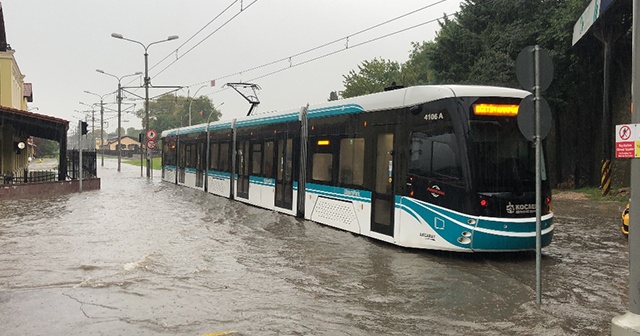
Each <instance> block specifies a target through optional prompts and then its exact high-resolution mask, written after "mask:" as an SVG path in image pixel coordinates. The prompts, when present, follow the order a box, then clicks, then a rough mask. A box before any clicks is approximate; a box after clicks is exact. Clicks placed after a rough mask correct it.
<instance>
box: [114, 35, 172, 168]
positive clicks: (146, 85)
mask: <svg viewBox="0 0 640 336" xmlns="http://www.w3.org/2000/svg"><path fill="white" fill-rule="evenodd" d="M111 37H114V38H117V39H121V40H125V41H129V42H133V43H137V44H139V45H141V46H142V48H144V95H145V96H144V97H145V98H144V115H145V132H144V134H145V136H146V135H147V133H148V132H149V84H150V83H151V78H149V52H148V50H149V47H150V46H152V45H154V44H158V43H162V42H167V41H171V40H176V39H178V36H177V35H171V36H169V37H167V38H166V39H164V40H160V41H155V42H151V43H149V44H147V45H144V44H143V43H142V42H140V41H136V40H132V39H128V38H126V37H124V36H122V34H118V33H113V34H111ZM145 151H146V152H147V177H151V158H150V157H149V149H148V148H146V146H145Z"/></svg>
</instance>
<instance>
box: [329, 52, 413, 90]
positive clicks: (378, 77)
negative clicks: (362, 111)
mask: <svg viewBox="0 0 640 336" xmlns="http://www.w3.org/2000/svg"><path fill="white" fill-rule="evenodd" d="M342 77H343V78H344V80H343V83H344V86H345V89H344V91H342V92H340V94H341V95H342V97H344V98H349V97H356V96H361V95H365V94H369V93H375V92H380V91H383V90H384V88H385V87H388V86H390V85H391V84H392V83H393V82H400V79H401V75H400V64H398V62H393V61H389V60H386V61H385V60H378V59H377V58H374V59H373V60H372V61H364V62H362V64H361V65H358V71H355V70H351V71H349V74H348V75H343V76H342Z"/></svg>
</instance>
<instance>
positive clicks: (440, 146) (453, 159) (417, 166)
mask: <svg viewBox="0 0 640 336" xmlns="http://www.w3.org/2000/svg"><path fill="white" fill-rule="evenodd" d="M437 133H440V134H437V135H429V134H427V133H423V132H414V133H413V134H412V135H411V160H410V162H409V172H410V173H411V174H415V175H419V176H424V177H430V178H435V179H437V180H441V181H443V182H448V183H453V184H461V183H462V181H461V179H462V168H461V166H460V163H459V162H458V155H457V145H456V138H455V135H454V134H453V132H452V131H451V132H444V133H442V132H437Z"/></svg>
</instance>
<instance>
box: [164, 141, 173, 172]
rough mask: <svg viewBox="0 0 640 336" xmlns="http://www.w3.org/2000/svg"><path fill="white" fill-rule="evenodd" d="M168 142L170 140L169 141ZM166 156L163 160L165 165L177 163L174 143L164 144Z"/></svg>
mask: <svg viewBox="0 0 640 336" xmlns="http://www.w3.org/2000/svg"><path fill="white" fill-rule="evenodd" d="M167 142H168V141H167ZM163 153H164V157H163V158H162V161H163V162H164V164H165V165H173V166H174V165H175V164H176V146H175V144H174V143H171V142H168V143H167V144H166V145H165V146H164V151H163Z"/></svg>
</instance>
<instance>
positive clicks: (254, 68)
mask: <svg viewBox="0 0 640 336" xmlns="http://www.w3.org/2000/svg"><path fill="white" fill-rule="evenodd" d="M256 1H257V0H256ZM446 1H448V0H439V1H436V2H434V3H431V4H429V5H426V6H423V7H421V8H418V9H415V10H413V11H410V12H408V13H405V14H402V15H400V16H397V17H395V18H392V19H389V20H387V21H384V22H382V23H378V24H376V25H373V26H371V27H368V28H365V29H362V30H360V31H358V32H356V33H353V34H349V35H347V36H345V37H341V38H338V39H335V40H332V41H330V42H327V43H323V44H321V45H318V46H316V47H313V48H310V49H307V50H304V51H301V52H298V53H296V54H293V55H290V56H287V57H283V58H280V59H277V60H274V61H270V62H267V63H264V64H262V65H258V66H254V67H251V68H248V69H245V70H241V71H237V72H234V73H231V74H227V75H223V76H219V77H216V78H214V80H220V79H225V78H229V77H233V76H237V75H241V74H243V73H247V72H251V71H255V70H259V69H261V68H265V67H268V66H271V65H275V64H278V63H281V62H284V61H289V66H287V67H286V68H283V69H280V70H277V71H274V72H271V73H268V74H266V75H263V76H260V77H257V78H253V79H251V80H256V79H260V78H264V77H267V76H269V75H273V74H275V73H278V72H282V71H284V70H286V69H289V68H293V67H296V66H299V65H302V64H307V63H309V62H312V61H314V60H318V59H321V58H324V57H328V56H330V55H334V54H337V53H340V52H343V51H345V50H347V49H351V48H355V47H359V46H362V45H365V44H367V43H371V42H374V41H377V40H380V39H383V38H386V37H389V36H393V35H396V34H399V33H402V32H405V31H407V30H411V29H414V28H417V27H420V26H423V25H426V24H429V23H433V22H436V21H437V20H439V19H442V18H444V17H449V16H451V15H454V14H455V13H454V14H444V15H443V16H442V17H439V18H437V19H432V20H429V21H426V22H423V23H420V24H417V25H414V26H411V27H408V28H404V29H401V30H398V31H395V32H393V33H389V34H385V35H382V36H379V37H376V38H373V39H369V40H367V41H365V42H360V43H356V44H352V45H349V44H348V41H349V39H350V38H352V37H355V36H358V35H360V34H363V33H366V32H368V31H371V30H373V29H376V28H379V27H381V26H384V25H386V24H389V23H391V22H394V21H397V20H399V19H402V18H404V17H407V16H409V15H412V14H415V13H417V12H420V11H423V10H425V9H428V8H431V7H433V6H435V5H438V4H441V3H443V2H446ZM345 40H346V41H347V44H346V45H345V47H344V49H340V50H336V51H333V52H330V53H327V54H324V55H321V56H318V57H315V58H312V59H310V60H307V61H304V62H300V63H297V64H293V63H292V62H291V60H292V59H293V58H294V57H299V56H302V55H305V54H308V53H311V52H314V51H317V50H319V49H322V48H325V47H328V46H330V45H332V44H336V43H338V42H342V41H345ZM208 82H210V80H209V81H203V82H198V83H195V84H190V85H188V86H186V87H193V86H197V85H202V84H206V83H208ZM224 90H226V89H221V90H218V91H215V92H213V93H212V94H215V93H218V92H221V91H224ZM209 95H211V94H209Z"/></svg>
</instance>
